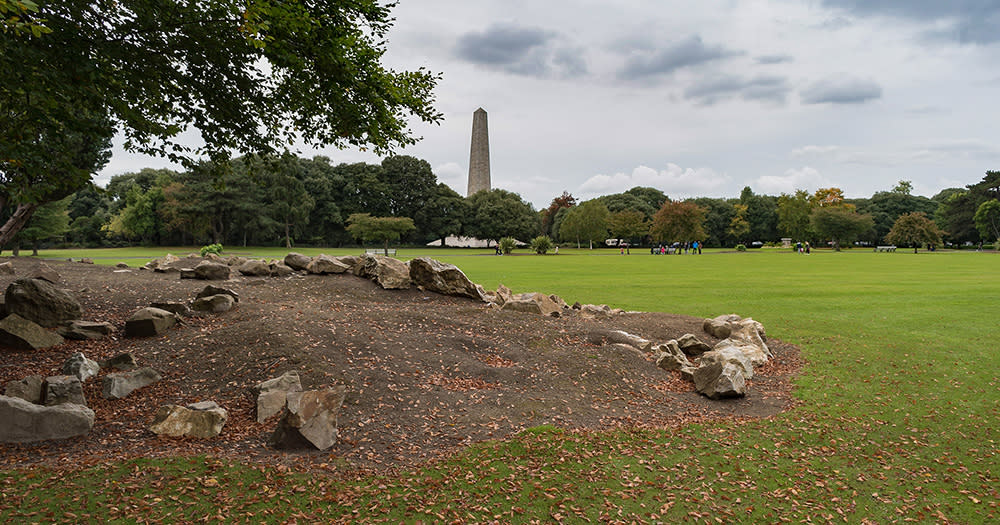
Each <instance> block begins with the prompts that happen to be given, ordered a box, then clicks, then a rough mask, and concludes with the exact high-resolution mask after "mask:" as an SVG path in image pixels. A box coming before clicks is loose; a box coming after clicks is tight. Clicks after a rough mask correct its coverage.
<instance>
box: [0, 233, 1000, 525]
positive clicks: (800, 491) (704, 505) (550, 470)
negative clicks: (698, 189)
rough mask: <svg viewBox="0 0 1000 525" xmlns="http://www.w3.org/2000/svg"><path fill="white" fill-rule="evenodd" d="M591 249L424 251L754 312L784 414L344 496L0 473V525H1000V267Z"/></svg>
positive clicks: (425, 475)
mask: <svg viewBox="0 0 1000 525" xmlns="http://www.w3.org/2000/svg"><path fill="white" fill-rule="evenodd" d="M188 251H190V250H188ZM300 251H302V252H305V253H312V252H309V251H308V250H300ZM326 252H327V253H336V252H335V251H333V252H331V251H329V250H327V251H326ZM354 252H357V250H352V251H351V252H350V253H354ZM178 253H186V252H178ZM283 253H284V251H283V250H276V251H275V252H274V253H273V255H274V256H278V255H283ZM603 253H604V254H605V255H599V256H598V255H590V254H589V253H588V252H586V251H583V252H576V251H575V250H564V251H563V253H561V254H560V255H558V256H513V257H495V256H481V257H479V256H468V255H469V252H468V251H455V250H445V251H436V252H435V251H432V252H431V254H436V255H434V256H436V257H438V258H439V259H441V260H444V261H447V262H451V263H453V264H456V265H458V266H459V267H461V268H462V269H463V270H465V272H466V273H467V274H468V275H469V277H470V278H472V279H473V280H474V281H476V282H479V283H482V284H483V285H484V286H486V287H487V288H495V287H496V285H498V284H500V283H503V284H505V285H507V286H509V287H510V288H511V289H513V290H514V291H515V292H522V291H543V292H547V293H557V294H559V295H561V296H563V298H564V299H566V300H567V301H568V302H570V303H572V302H574V301H580V302H585V303H586V302H591V303H606V304H609V305H612V306H617V307H623V308H627V309H632V310H647V311H666V312H675V313H682V314H689V315H695V316H713V317H714V316H716V315H720V314H724V313H733V312H735V313H739V314H741V315H744V316H751V317H753V318H754V319H757V320H758V321H761V322H762V323H764V325H765V327H766V328H767V332H768V336H769V337H775V338H779V339H782V340H785V341H789V342H793V343H796V344H798V345H800V346H801V348H802V350H803V353H804V356H805V358H806V359H807V361H808V365H807V367H806V369H805V370H804V371H803V373H802V374H801V376H800V377H799V378H798V379H797V381H796V396H797V397H798V398H799V399H800V400H801V404H800V406H799V407H797V408H795V409H793V410H792V411H789V412H786V413H784V414H781V415H779V416H776V417H774V418H771V419H768V420H761V421H750V422H728V423H721V424H713V425H689V426H685V427H682V428H680V429H672V430H665V431H635V430H622V431H618V432H608V433H569V432H564V431H560V430H559V429H555V428H547V427H546V428H538V429H534V430H533V431H530V432H525V433H522V434H521V435H519V436H517V437H515V438H513V439H510V440H506V441H502V442H488V443H482V444H479V445H476V446H473V447H471V448H470V449H468V450H467V451H465V452H464V453H462V454H459V455H458V456H456V457H454V458H452V459H450V460H449V461H447V462H445V463H442V464H439V465H435V466H433V467H428V468H425V469H420V470H416V471H411V472H403V473H400V474H398V475H393V476H385V477H378V478H368V479H362V480H359V481H357V482H349V483H347V482H332V481H328V480H325V479H324V478H322V477H313V476H310V475H306V474H302V473H296V472H288V471H285V470H282V471H278V470H269V469H263V470H261V469H257V468H251V467H246V466H242V465H239V464H233V463H227V462H220V461H217V460H214V459H211V458H208V459H206V458H182V459H175V460H157V461H142V462H129V463H123V464H117V463H111V464H109V465H105V466H101V467H97V468H91V469H84V470H80V471H71V472H69V473H58V474H57V473H52V472H45V471H42V472H38V471H33V472H29V473H23V472H0V488H2V491H3V495H4V498H3V500H2V501H0V518H3V520H2V521H25V520H26V519H27V518H26V517H25V516H27V515H29V514H30V515H31V516H32V517H33V518H34V519H35V520H40V521H50V520H53V519H56V520H58V519H65V520H69V521H71V520H72V518H68V517H66V516H62V515H61V513H60V512H56V513H55V514H48V513H51V512H52V508H53V507H54V506H55V503H56V502H65V501H70V500H71V499H72V498H76V499H75V500H74V501H78V502H80V503H79V505H78V507H79V508H76V507H73V506H70V508H71V512H72V513H73V514H74V515H76V516H78V517H79V516H82V515H84V514H86V515H88V516H90V517H91V518H92V519H98V520H106V519H116V518H122V517H124V516H131V517H132V518H133V519H135V518H138V517H141V518H146V519H154V520H157V519H158V520H184V519H194V518H198V517H201V516H204V515H212V514H214V513H215V512H216V509H217V508H218V507H220V506H222V507H223V508H224V509H225V511H226V513H225V514H224V516H229V517H239V518H240V520H241V521H259V520H267V521H281V520H289V519H292V518H294V517H296V516H300V518H302V519H305V520H325V519H338V518H339V519H343V520H345V521H387V522H400V521H404V522H405V521H408V522H413V521H417V520H423V521H432V522H443V521H452V520H459V521H480V522H481V521H492V520H493V519H498V520H500V521H501V522H528V521H531V520H533V519H538V520H542V521H552V520H565V521H571V522H572V521H577V520H579V519H580V518H582V517H585V518H588V519H590V520H593V521H601V522H608V521H616V520H621V521H625V522H630V521H633V520H635V521H639V522H655V521H658V520H659V521H663V522H677V521H682V520H687V521H713V520H715V519H716V518H719V519H721V520H722V521H723V522H733V521H742V522H755V523H763V522H775V521H779V520H792V521H803V520H807V519H809V520H812V521H821V522H825V521H838V522H841V521H847V522H850V523H857V522H861V521H864V520H866V519H867V520H870V521H871V522H874V523H886V522H897V521H919V522H943V521H952V522H959V523H986V522H997V521H998V520H1000V508H998V501H1000V494H998V490H1000V447H998V440H1000V379H998V376H1000V374H998V372H997V370H1000V352H998V351H997V346H996V344H997V341H998V334H1000V331H998V329H997V319H998V312H1000V309H998V308H997V305H998V302H997V300H996V298H997V297H998V295H1000V280H998V279H997V278H996V275H997V270H998V269H1000V256H998V255H997V254H995V253H974V252H938V253H933V254H927V253H921V254H918V255H914V254H912V253H907V252H897V253H892V254H874V253H871V252H869V251H854V252H843V253H832V252H828V251H817V252H814V253H813V254H812V255H809V256H805V255H796V254H792V253H789V252H785V251H777V250H761V251H752V252H747V253H720V252H711V253H705V254H704V255H701V256H691V255H688V256H650V255H648V253H647V254H641V252H640V251H639V250H637V251H636V253H633V255H631V256H627V257H622V256H619V255H617V254H616V253H615V252H610V251H607V252H603ZM268 255H270V254H268ZM400 255H401V256H403V257H408V256H416V255H427V253H423V251H422V250H421V251H420V252H419V253H409V252H408V251H406V250H401V251H400ZM67 256H68V255H67ZM79 256H80V255H74V257H79ZM85 256H86V255H85ZM112 264H113V263H112ZM150 473H152V474H150ZM205 480H212V481H211V482H207V481H205ZM216 481H217V482H218V486H215V483H216ZM123 487H125V488H123ZM127 487H135V488H127ZM265 487H266V489H265ZM296 487H305V488H306V490H305V491H303V492H296V491H295V490H294V489H295V488H296ZM31 513H36V514H31ZM251 513H252V514H254V516H253V517H252V518H251V517H249V516H247V515H248V514H251Z"/></svg>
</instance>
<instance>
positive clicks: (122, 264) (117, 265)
mask: <svg viewBox="0 0 1000 525" xmlns="http://www.w3.org/2000/svg"><path fill="white" fill-rule="evenodd" d="M115 268H118V269H119V270H124V269H125V268H128V263H126V262H120V263H117V264H115Z"/></svg>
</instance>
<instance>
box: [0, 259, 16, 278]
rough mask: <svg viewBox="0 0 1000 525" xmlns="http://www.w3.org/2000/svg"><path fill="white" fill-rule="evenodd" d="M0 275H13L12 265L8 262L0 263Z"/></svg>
mask: <svg viewBox="0 0 1000 525" xmlns="http://www.w3.org/2000/svg"><path fill="white" fill-rule="evenodd" d="M0 275H14V264H13V263H11V262H10V261H8V262H5V263H0Z"/></svg>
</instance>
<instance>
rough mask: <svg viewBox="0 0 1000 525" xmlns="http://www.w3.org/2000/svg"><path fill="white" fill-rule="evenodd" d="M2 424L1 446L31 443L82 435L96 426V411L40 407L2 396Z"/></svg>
mask: <svg viewBox="0 0 1000 525" xmlns="http://www.w3.org/2000/svg"><path fill="white" fill-rule="evenodd" d="M0 421H3V424H2V425H0V443H30V442H34V441H45V440H49V439H66V438H71V437H74V436H82V435H84V434H86V433H87V432H90V429H91V428H93V427H94V411H93V410H91V409H89V408H87V407H85V406H82V405H73V404H63V405H58V406H41V405H36V404H34V403H30V402H28V401H25V400H23V399H20V398H17V397H8V396H0Z"/></svg>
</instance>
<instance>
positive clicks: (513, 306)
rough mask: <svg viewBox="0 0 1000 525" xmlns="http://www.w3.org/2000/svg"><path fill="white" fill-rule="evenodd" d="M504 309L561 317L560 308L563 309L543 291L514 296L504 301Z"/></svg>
mask: <svg viewBox="0 0 1000 525" xmlns="http://www.w3.org/2000/svg"><path fill="white" fill-rule="evenodd" d="M502 309H503V310H512V311H515V312H528V313H533V314H538V315H547V316H552V317H559V315H560V310H562V308H559V305H557V304H556V303H555V302H553V301H552V299H549V296H547V295H545V294H542V293H524V294H519V295H515V296H512V297H511V298H510V299H509V300H507V301H506V302H504V303H503V308H502Z"/></svg>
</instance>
